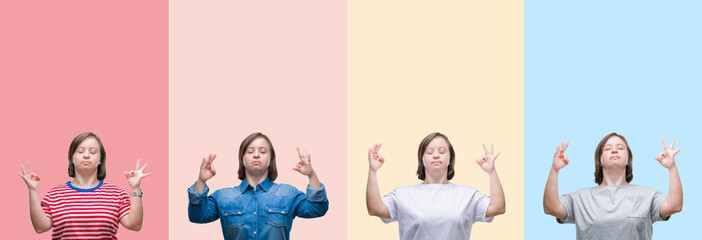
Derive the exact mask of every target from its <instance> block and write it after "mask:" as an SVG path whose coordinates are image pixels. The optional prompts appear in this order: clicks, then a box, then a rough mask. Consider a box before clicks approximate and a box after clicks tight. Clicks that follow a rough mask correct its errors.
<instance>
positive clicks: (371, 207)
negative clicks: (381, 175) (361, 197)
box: [366, 170, 390, 218]
mask: <svg viewBox="0 0 702 240" xmlns="http://www.w3.org/2000/svg"><path fill="white" fill-rule="evenodd" d="M366 207H367V208H368V214H370V215H372V216H378V217H383V218H390V212H389V211H388V208H387V207H386V206H385V203H383V199H382V198H381V197H380V189H379V188H378V177H377V174H376V172H374V171H372V170H369V171H368V182H367V183H366Z"/></svg>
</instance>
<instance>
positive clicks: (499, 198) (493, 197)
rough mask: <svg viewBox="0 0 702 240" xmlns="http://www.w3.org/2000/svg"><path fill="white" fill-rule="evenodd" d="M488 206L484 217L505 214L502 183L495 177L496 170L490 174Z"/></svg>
mask: <svg viewBox="0 0 702 240" xmlns="http://www.w3.org/2000/svg"><path fill="white" fill-rule="evenodd" d="M489 176H490V205H489V206H488V210H487V212H486V214H485V217H493V216H497V215H500V214H503V213H505V210H506V207H505V206H506V204H505V192H504V190H503V189H502V183H500V178H499V177H498V176H497V170H494V171H492V172H491V173H490V174H489Z"/></svg>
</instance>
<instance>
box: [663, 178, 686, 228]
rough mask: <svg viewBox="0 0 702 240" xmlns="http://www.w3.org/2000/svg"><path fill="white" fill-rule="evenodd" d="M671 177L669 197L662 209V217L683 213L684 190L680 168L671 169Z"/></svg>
mask: <svg viewBox="0 0 702 240" xmlns="http://www.w3.org/2000/svg"><path fill="white" fill-rule="evenodd" d="M669 171H670V174H669V175H670V177H669V180H668V197H667V198H666V199H665V202H664V207H662V208H661V216H662V217H667V216H670V215H672V214H673V213H677V212H680V211H682V206H683V189H682V183H681V182H680V175H679V173H678V167H677V166H673V167H671V168H670V170H669Z"/></svg>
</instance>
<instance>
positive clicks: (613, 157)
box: [609, 156, 621, 160]
mask: <svg viewBox="0 0 702 240" xmlns="http://www.w3.org/2000/svg"><path fill="white" fill-rule="evenodd" d="M615 158H616V159H621V158H619V156H612V157H610V158H609V159H610V160H614V159H615Z"/></svg>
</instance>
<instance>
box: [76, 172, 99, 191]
mask: <svg viewBox="0 0 702 240" xmlns="http://www.w3.org/2000/svg"><path fill="white" fill-rule="evenodd" d="M99 183H100V180H98V179H97V172H94V173H93V174H90V175H86V174H80V173H78V172H76V177H75V178H73V181H71V184H72V185H73V186H75V187H77V188H94V187H96V186H97V185H98V184H99Z"/></svg>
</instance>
